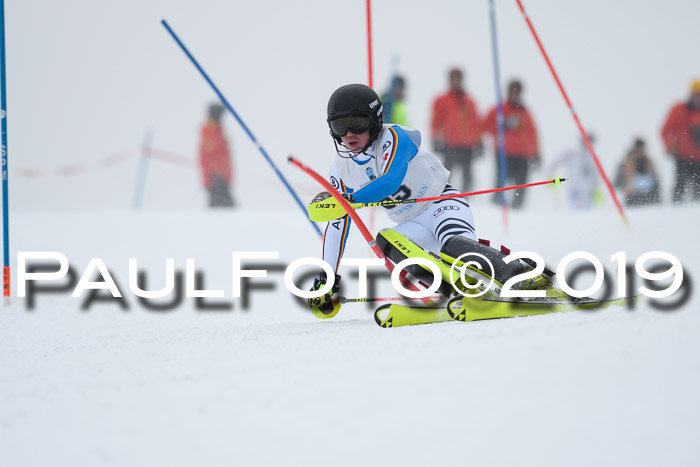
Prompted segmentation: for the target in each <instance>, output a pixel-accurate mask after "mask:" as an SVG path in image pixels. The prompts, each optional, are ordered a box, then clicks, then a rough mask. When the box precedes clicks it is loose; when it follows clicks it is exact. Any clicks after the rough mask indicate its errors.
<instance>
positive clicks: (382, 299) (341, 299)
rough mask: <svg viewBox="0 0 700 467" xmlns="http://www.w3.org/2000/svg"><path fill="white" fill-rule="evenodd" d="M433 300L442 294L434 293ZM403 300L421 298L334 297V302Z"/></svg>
mask: <svg viewBox="0 0 700 467" xmlns="http://www.w3.org/2000/svg"><path fill="white" fill-rule="evenodd" d="M427 298H430V299H432V300H440V299H441V298H444V297H442V296H441V295H433V296H430V297H427ZM401 300H421V299H420V298H410V297H380V298H372V297H367V298H345V297H338V298H337V299H334V300H333V301H334V302H340V303H343V304H344V303H371V302H398V301H401Z"/></svg>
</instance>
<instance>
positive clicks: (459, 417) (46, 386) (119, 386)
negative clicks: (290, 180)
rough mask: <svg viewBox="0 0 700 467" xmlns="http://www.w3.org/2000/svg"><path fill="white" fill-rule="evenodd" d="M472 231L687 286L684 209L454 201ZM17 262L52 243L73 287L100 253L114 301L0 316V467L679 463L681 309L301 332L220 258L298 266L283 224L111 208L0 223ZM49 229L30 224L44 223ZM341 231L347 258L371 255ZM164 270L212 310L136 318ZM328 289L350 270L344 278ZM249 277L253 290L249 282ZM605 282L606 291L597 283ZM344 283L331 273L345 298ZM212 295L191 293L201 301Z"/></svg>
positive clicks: (553, 256)
mask: <svg viewBox="0 0 700 467" xmlns="http://www.w3.org/2000/svg"><path fill="white" fill-rule="evenodd" d="M475 210H476V215H477V228H478V230H479V232H478V233H479V235H480V236H481V237H485V238H490V239H491V240H492V241H494V242H495V243H496V244H498V243H500V242H503V243H505V244H506V245H508V246H509V247H511V248H512V249H513V250H523V249H528V250H531V251H534V252H537V253H539V254H541V255H542V256H544V257H545V258H546V259H547V261H548V262H549V263H551V264H556V262H557V261H559V260H560V259H561V258H562V257H563V256H564V255H565V254H567V253H569V252H572V251H576V250H587V251H590V252H592V253H593V254H595V255H596V256H597V257H598V258H600V259H601V261H602V262H603V264H604V265H605V267H606V270H607V271H609V272H610V273H614V271H615V269H614V268H613V267H612V266H611V263H610V262H609V257H610V255H611V254H613V253H614V252H616V251H626V252H627V254H628V257H629V258H631V259H632V260H634V258H636V257H637V256H639V255H640V254H641V253H644V252H646V251H652V250H664V251H668V252H670V253H672V254H674V255H676V256H677V257H678V258H679V259H680V260H681V262H682V263H683V265H684V269H685V271H686V280H687V281H690V283H691V284H694V285H695V286H696V287H697V278H698V277H700V275H698V272H699V271H698V267H697V264H699V263H700V253H699V252H698V250H697V248H695V247H694V242H695V236H696V233H697V228H696V227H695V223H694V221H692V219H693V218H694V216H696V212H697V210H696V209H695V208H673V209H672V208H663V209H643V210H636V211H630V213H629V217H630V223H631V225H632V233H629V232H627V231H626V229H625V228H624V227H623V225H622V223H621V221H620V220H619V219H618V218H617V216H616V214H615V212H610V211H591V212H587V213H580V214H578V213H566V212H558V213H556V214H555V213H553V212H552V213H540V214H536V213H534V211H532V210H531V211H528V212H526V213H513V214H512V216H511V223H510V227H509V231H508V232H509V233H508V235H507V236H506V235H504V234H501V233H500V232H501V230H502V229H501V226H500V211H499V210H498V209H496V208H494V207H491V206H490V205H487V204H485V203H480V202H479V201H477V200H475ZM13 226H14V239H15V242H16V247H17V251H60V252H62V253H63V254H65V255H66V257H67V258H68V259H69V261H70V263H71V265H73V266H74V267H75V270H76V272H77V274H78V275H80V274H82V271H83V270H84V268H85V267H86V265H87V262H88V260H89V259H90V258H93V257H99V258H102V259H103V261H104V263H105V264H106V265H107V267H108V268H109V269H110V272H111V273H112V274H113V276H114V278H115V279H116V281H117V283H118V284H119V287H120V289H121V290H122V292H123V293H124V296H125V300H126V301H127V302H128V304H129V307H130V309H129V310H128V311H123V310H122V309H121V308H120V307H119V306H118V305H116V304H115V303H113V302H112V303H107V302H104V303H93V304H91V306H90V308H89V309H88V310H87V311H82V310H81V309H80V306H81V303H82V299H77V298H71V297H70V291H66V292H61V293H55V294H40V295H39V296H38V297H37V298H36V304H35V305H36V306H35V308H34V310H33V311H30V310H28V309H27V303H26V301H22V300H19V299H13V303H12V305H10V306H9V307H5V308H3V309H2V313H0V369H1V371H0V401H2V402H1V403H0V463H1V464H2V465H6V466H39V465H54V466H75V465H129V466H138V465H144V466H146V465H148V466H152V465H166V464H169V465H301V464H308V465H334V466H335V465H360V464H365V465H465V464H471V465H504V466H505V465H509V466H511V465H546V466H559V465H581V466H583V465H586V466H588V465H635V466H641V465H648V466H654V465H677V466H690V465H697V462H698V460H699V458H700V456H699V453H698V448H697V445H696V444H695V443H696V439H695V438H696V437H697V433H698V419H699V417H700V409H699V405H698V404H697V401H696V399H697V394H698V392H699V391H700V377H699V376H698V371H697V368H698V367H699V364H700V357H699V355H700V341H699V340H698V331H699V330H700V318H698V305H699V304H700V300H698V298H697V296H696V294H692V295H691V298H690V300H689V301H688V302H687V303H686V304H685V305H684V306H682V307H680V308H679V309H677V310H675V311H666V312H663V311H658V310H655V309H653V308H652V307H651V306H650V305H649V304H648V302H642V303H640V304H639V305H638V306H637V307H636V309H635V310H633V311H630V310H626V309H611V310H606V311H594V312H574V313H567V314H561V315H551V316H546V315H545V316H539V317H530V318H516V319H511V320H494V321H482V322H474V323H442V324H435V325H424V326H415V327H408V328H397V329H382V328H379V327H378V326H377V325H376V324H375V323H374V321H373V319H372V314H371V311H370V310H368V309H367V308H366V307H365V306H363V305H354V306H353V305H351V304H350V305H345V306H344V307H343V309H342V310H341V312H340V314H339V315H338V317H337V318H336V319H333V320H329V321H324V322H321V321H318V320H316V319H315V318H314V317H313V316H312V315H311V314H310V313H309V312H308V311H305V310H304V309H303V308H302V307H300V306H298V305H297V304H296V303H295V301H294V300H293V299H292V296H291V294H290V293H289V292H287V291H286V289H285V288H284V285H283V282H282V275H281V273H279V272H270V277H269V278H268V279H265V280H268V281H269V282H270V283H272V284H274V287H275V289H274V290H272V291H258V290H255V291H253V292H252V297H251V300H252V301H251V305H250V308H249V309H248V310H247V311H244V310H242V306H241V303H240V300H238V299H232V298H230V294H231V282H230V281H231V252H232V251H266V250H276V251H279V252H280V261H279V262H285V263H289V262H291V261H292V260H294V259H297V258H300V257H304V256H318V255H319V254H320V245H319V240H318V238H317V237H316V236H315V234H314V233H313V230H312V229H311V228H310V226H308V225H307V224H306V221H305V220H304V219H303V218H302V217H301V215H300V214H298V213H296V212H293V211H289V212H281V211H280V212H275V211H263V212H262V213H261V212H260V211H259V210H257V209H253V208H249V209H246V210H237V211H233V212H230V213H226V212H201V211H191V212H184V211H181V212H176V211H171V212H162V211H143V212H139V213H134V212H126V211H114V212H91V213H87V214H86V213H70V214H61V215H54V214H51V213H36V214H32V215H23V216H17V218H16V219H15V221H14V224H13ZM49 231H50V232H53V233H50V234H49V233H48V232H49ZM370 254H371V253H370V251H369V249H368V248H367V247H366V246H364V242H363V241H362V239H361V237H360V235H359V234H358V233H357V232H356V231H354V232H352V234H351V246H350V249H349V251H348V255H349V256H353V257H371V256H370ZM130 257H135V258H137V259H138V260H139V268H141V269H143V270H145V271H146V272H147V273H148V278H149V281H150V282H149V288H160V287H161V286H162V283H163V277H164V264H165V259H166V258H168V257H172V258H174V259H175V263H176V266H175V268H176V270H181V271H183V270H184V268H185V260H186V258H194V259H195V261H196V267H197V269H198V270H201V271H203V272H204V273H205V280H206V288H208V289H217V288H218V289H222V290H224V291H225V295H226V297H225V298H223V299H216V300H217V301H221V302H224V303H230V304H232V306H233V308H232V310H229V311H198V310H197V309H196V306H195V304H194V299H185V300H184V301H183V303H182V304H181V305H180V306H178V307H176V308H174V309H172V310H171V311H162V312H155V311H151V310H146V309H144V308H143V307H141V306H139V304H138V302H137V300H136V297H135V296H134V294H133V293H131V292H130V291H129V290H128V258H130ZM346 276H347V278H350V277H351V276H352V274H350V273H349V272H348V273H347V274H346ZM257 280H263V279H254V280H253V281H257ZM613 283H614V281H613ZM356 287H357V283H356V281H355V280H354V279H351V280H349V281H348V292H347V295H348V296H352V294H353V291H355V292H356ZM210 300H213V299H210Z"/></svg>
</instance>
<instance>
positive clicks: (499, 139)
mask: <svg viewBox="0 0 700 467" xmlns="http://www.w3.org/2000/svg"><path fill="white" fill-rule="evenodd" d="M489 19H490V25H491V53H492V55H493V79H494V85H495V88H496V148H497V152H498V180H499V185H500V187H504V186H506V179H507V170H508V167H507V165H506V132H505V122H504V118H503V95H502V94H501V66H500V59H499V54H498V33H497V29H496V6H495V5H494V0H489ZM501 207H502V213H503V227H504V228H506V229H507V228H508V202H507V201H506V195H505V193H503V192H502V193H501Z"/></svg>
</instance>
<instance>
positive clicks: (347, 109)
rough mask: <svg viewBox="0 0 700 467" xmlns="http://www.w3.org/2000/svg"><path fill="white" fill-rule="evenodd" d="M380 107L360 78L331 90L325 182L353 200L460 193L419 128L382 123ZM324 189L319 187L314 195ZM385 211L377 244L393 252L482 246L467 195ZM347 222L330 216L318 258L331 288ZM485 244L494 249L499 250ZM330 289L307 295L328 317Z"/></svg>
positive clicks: (318, 282)
mask: <svg viewBox="0 0 700 467" xmlns="http://www.w3.org/2000/svg"><path fill="white" fill-rule="evenodd" d="M382 112H383V107H382V102H381V101H380V99H379V96H378V95H377V93H376V92H375V91H374V90H372V89H371V88H369V87H368V86H365V85H363V84H349V85H345V86H342V87H340V88H338V89H337V90H336V91H335V92H334V93H333V94H332V95H331V97H330V100H329V102H328V113H327V115H328V118H327V122H328V126H329V128H330V133H331V136H332V138H333V142H334V144H335V148H336V153H337V155H336V157H335V158H334V160H333V162H332V164H331V168H330V184H331V185H332V186H333V187H334V188H336V189H337V190H338V191H340V192H341V193H343V195H344V196H345V197H346V198H348V199H349V200H351V202H357V203H369V202H377V201H381V200H384V199H392V200H404V199H411V198H420V197H432V196H439V195H447V194H453V193H458V192H457V190H455V189H454V188H453V187H451V186H450V185H449V184H448V183H447V180H448V177H449V175H450V172H449V171H448V170H447V169H445V167H444V166H443V165H442V163H441V162H440V160H439V159H438V158H437V156H435V155H434V154H432V153H430V152H428V151H426V150H424V149H423V148H422V147H421V140H422V138H421V134H420V132H419V131H418V130H415V129H411V128H408V127H404V126H401V125H396V124H392V123H387V124H383V119H382ZM329 196H330V194H328V193H325V192H324V193H321V194H320V195H319V196H317V197H316V198H315V199H314V202H320V201H322V200H323V199H324V198H327V197H329ZM387 214H388V216H389V218H390V219H392V220H393V221H394V222H397V223H398V225H396V226H395V227H394V228H393V229H384V230H382V231H381V232H380V233H379V234H378V235H377V244H378V245H379V246H380V248H382V249H383V251H384V253H385V254H387V256H388V257H389V258H390V259H392V260H395V259H396V257H395V256H394V257H392V254H391V252H392V251H393V252H394V253H396V250H392V245H393V244H395V242H396V240H399V243H401V244H404V245H405V244H407V243H409V244H415V245H417V246H418V247H420V248H416V249H415V250H424V251H427V252H441V253H445V254H447V256H448V257H451V258H456V257H458V256H460V254H462V253H463V252H466V251H476V250H480V249H482V248H485V247H484V245H481V244H480V243H478V242H477V241H476V231H475V227H474V225H475V224H474V215H473V213H472V210H471V208H470V207H469V204H468V203H467V202H466V201H465V200H464V199H461V198H451V199H444V200H439V201H434V202H425V203H407V204H402V205H397V206H393V207H391V208H387ZM349 227H350V219H349V217H348V216H347V215H345V216H344V217H342V218H341V219H338V220H335V221H331V222H329V223H328V225H327V227H326V231H325V234H324V236H323V260H324V261H325V262H327V263H328V264H329V265H330V266H331V267H332V268H333V269H334V270H335V271H336V274H335V278H334V286H333V289H332V293H333V294H334V293H337V292H338V290H339V281H340V276H339V275H338V274H337V269H338V264H339V262H340V259H341V257H342V255H343V250H344V249H345V242H346V240H347V234H348V231H349ZM488 250H490V251H491V254H492V256H498V254H500V252H497V251H496V250H493V249H490V248H489V249H488ZM511 264H512V263H511ZM506 269H508V271H509V272H508V273H507V274H508V275H512V274H514V273H515V272H514V271H513V268H512V267H510V268H506ZM515 269H517V268H515ZM522 270H524V268H521V269H517V271H522ZM496 274H498V271H497V272H496ZM430 277H432V273H431V274H430ZM328 279H329V278H328V277H327V276H326V274H325V272H321V274H320V276H319V277H318V278H316V279H315V281H314V285H313V288H312V289H311V290H318V289H320V288H321V287H322V286H324V285H325V284H326V282H327V281H328ZM332 293H327V294H325V295H323V296H321V297H318V298H313V299H309V306H310V307H311V309H312V311H313V312H314V315H316V316H317V317H320V318H330V317H333V316H335V315H336V314H337V313H338V311H339V309H340V303H339V302H338V301H337V300H336V302H335V303H334V302H333V300H332Z"/></svg>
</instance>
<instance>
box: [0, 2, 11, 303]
mask: <svg viewBox="0 0 700 467" xmlns="http://www.w3.org/2000/svg"><path fill="white" fill-rule="evenodd" d="M5 71H6V67H5V0H0V101H2V104H1V105H2V106H1V107H0V120H2V239H3V247H2V252H3V267H2V277H3V279H2V292H3V295H4V297H5V303H6V304H7V303H8V302H9V300H10V216H9V204H8V202H7V191H8V190H7V93H6V92H5V82H6V80H5V79H6V74H5Z"/></svg>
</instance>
